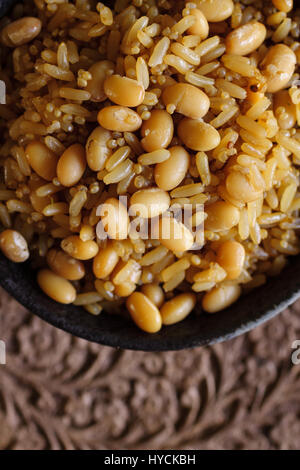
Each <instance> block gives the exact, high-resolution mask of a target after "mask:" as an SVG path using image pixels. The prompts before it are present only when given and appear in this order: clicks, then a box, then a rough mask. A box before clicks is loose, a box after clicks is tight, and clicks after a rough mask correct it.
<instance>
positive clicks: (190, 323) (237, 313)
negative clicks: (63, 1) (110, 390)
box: [0, 0, 300, 351]
mask: <svg viewBox="0 0 300 470" xmlns="http://www.w3.org/2000/svg"><path fill="white" fill-rule="evenodd" d="M13 3H15V2H14V0H0V15H3V14H4V13H5V11H7V9H8V8H9V7H10V6H11V5H12V4H13ZM0 284H1V286H2V287H3V288H4V289H5V290H6V291H7V292H9V293H10V294H11V295H12V296H13V297H14V298H15V299H16V300H17V301H18V302H20V303H21V304H22V305H24V306H25V307H26V308H28V309H29V310H31V312H32V313H34V314H35V315H37V316H39V317H40V318H42V319H43V320H45V321H46V322H48V323H50V324H51V325H53V326H55V327H57V328H60V329H62V330H64V331H66V332H68V333H71V334H72V335H74V336H78V337H81V338H84V339H86V340H88V341H93V342H96V343H99V344H102V345H106V346H112V347H115V348H122V349H133V350H142V351H170V350H181V349H187V348H193V347H197V346H204V345H209V344H213V343H217V342H221V341H226V340H229V339H231V338H234V337H236V336H238V335H241V334H242V333H245V332H247V331H249V330H251V329H253V328H254V327H256V326H258V325H259V324H261V323H263V322H265V321H267V320H269V319H270V318H272V317H274V316H275V315H277V314H278V313H280V312H281V311H282V310H284V309H285V308H286V307H288V306H289V305H290V304H292V303H293V302H294V301H295V300H296V299H297V298H298V297H299V296H300V256H297V257H290V258H289V264H288V266H287V267H286V268H285V269H284V270H283V272H282V273H281V274H280V275H279V276H277V277H274V278H269V280H268V281H267V283H266V284H265V285H264V286H261V287H259V288H257V289H255V290H253V291H252V292H251V293H249V294H247V295H244V296H243V297H241V298H240V299H239V300H238V301H237V302H236V303H235V304H234V305H232V306H231V307H230V308H227V309H226V310H223V311H221V312H219V313H217V314H214V315H210V314H204V313H203V312H201V307H200V306H198V307H196V309H195V312H194V313H193V314H191V315H190V316H189V317H188V318H187V319H186V320H184V321H182V322H181V323H178V324H176V325H172V326H168V327H166V328H163V329H162V330H161V331H160V332H159V333H156V334H152V335H149V334H146V333H144V332H143V331H141V330H139V329H138V328H137V327H136V326H135V324H134V323H133V322H130V321H128V320H127V319H126V318H125V317H123V316H118V315H109V314H105V313H103V314H101V315H100V316H99V317H94V316H92V315H89V314H88V313H87V312H86V311H85V310H83V309H81V308H79V307H75V306H73V305H68V306H64V305H61V304H58V303H56V302H54V301H53V300H51V299H50V298H48V297H47V296H46V295H44V294H43V292H42V291H41V290H40V289H39V287H38V285H37V283H36V275H35V273H34V271H33V270H32V269H31V268H30V266H29V264H28V263H25V264H22V265H17V264H14V263H12V262H11V261H9V260H8V259H6V258H5V257H4V256H3V255H2V254H0ZM124 308H125V307H124Z"/></svg>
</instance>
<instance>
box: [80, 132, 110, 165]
mask: <svg viewBox="0 0 300 470" xmlns="http://www.w3.org/2000/svg"><path fill="white" fill-rule="evenodd" d="M111 138H112V133H111V132H110V131H108V130H107V129H103V127H100V126H98V127H96V129H94V130H93V132H92V133H91V134H90V136H89V138H88V140H87V143H86V159H87V164H88V166H89V167H90V169H91V170H93V171H101V170H103V169H104V167H105V163H106V161H107V159H108V158H109V157H110V156H111V154H112V150H111V149H110V148H109V147H107V142H108V141H109V140H110V139H111Z"/></svg>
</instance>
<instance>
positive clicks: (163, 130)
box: [141, 109, 174, 152]
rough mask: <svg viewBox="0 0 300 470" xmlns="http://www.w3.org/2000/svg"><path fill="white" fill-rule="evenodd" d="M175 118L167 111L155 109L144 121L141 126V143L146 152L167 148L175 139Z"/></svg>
mask: <svg viewBox="0 0 300 470" xmlns="http://www.w3.org/2000/svg"><path fill="white" fill-rule="evenodd" d="M173 134H174V124H173V119H172V117H171V116H170V114H169V113H167V111H164V110H160V109H155V110H153V111H151V116H150V118H149V119H147V121H144V122H143V125H142V128H141V135H142V140H141V144H142V146H143V148H144V150H146V152H154V151H155V150H161V149H164V148H167V147H168V146H169V145H170V142H171V140H172V139H173Z"/></svg>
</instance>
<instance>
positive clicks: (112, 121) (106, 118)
mask: <svg viewBox="0 0 300 470" xmlns="http://www.w3.org/2000/svg"><path fill="white" fill-rule="evenodd" d="M98 122H99V124H100V126H102V127H104V128H105V129H108V130H110V131H117V132H135V131H137V130H138V129H139V128H140V127H141V125H142V118H141V117H140V116H139V115H138V113H136V112H135V111H133V110H132V109H130V108H127V107H126V106H107V107H106V108H103V109H101V111H99V113H98Z"/></svg>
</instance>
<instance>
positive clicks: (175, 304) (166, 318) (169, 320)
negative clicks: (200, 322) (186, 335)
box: [160, 293, 196, 325]
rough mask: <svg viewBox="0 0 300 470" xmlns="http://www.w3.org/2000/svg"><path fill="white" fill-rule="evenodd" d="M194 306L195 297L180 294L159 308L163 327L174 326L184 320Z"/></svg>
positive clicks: (188, 294) (193, 295)
mask: <svg viewBox="0 0 300 470" xmlns="http://www.w3.org/2000/svg"><path fill="white" fill-rule="evenodd" d="M195 305H196V295H195V294H192V293H185V294H180V295H177V296H176V297H174V298H173V299H171V300H169V301H168V302H166V303H165V304H164V305H163V306H162V308H161V311H160V313H161V317H162V322H163V325H174V323H178V322H180V321H182V320H184V319H185V318H186V317H187V316H188V315H189V314H190V313H191V311H192V310H193V309H194V308H195Z"/></svg>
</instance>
